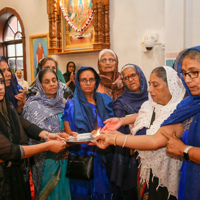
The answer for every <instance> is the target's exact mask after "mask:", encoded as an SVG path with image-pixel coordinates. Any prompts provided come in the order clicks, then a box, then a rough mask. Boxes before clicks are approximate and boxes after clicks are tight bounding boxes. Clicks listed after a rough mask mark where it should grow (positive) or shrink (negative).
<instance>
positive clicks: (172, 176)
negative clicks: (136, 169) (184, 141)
mask: <svg viewBox="0 0 200 200" xmlns="http://www.w3.org/2000/svg"><path fill="white" fill-rule="evenodd" d="M148 91H149V100H148V101H146V102H144V103H143V104H142V106H141V109H140V110H139V113H138V117H137V118H136V121H135V116H136V114H134V115H133V116H127V115H126V116H125V117H123V118H121V120H120V119H117V118H114V119H109V120H107V121H106V122H112V121H116V122H117V123H118V124H120V126H121V125H126V124H129V123H130V122H131V123H132V122H133V121H135V123H134V127H133V128H132V130H131V133H132V134H133V135H134V136H131V135H125V134H122V133H120V132H118V131H113V132H112V131H110V132H108V134H102V135H100V136H98V138H97V139H99V140H98V142H96V144H97V145H98V147H100V148H106V147H107V146H109V145H111V144H114V145H117V146H122V147H128V148H134V149H137V151H138V152H139V158H140V162H141V164H140V183H141V185H142V184H143V183H144V187H141V188H142V190H141V195H139V197H140V198H142V199H143V200H144V199H147V198H148V200H175V199H177V196H178V180H179V170H180V166H181V161H180V160H179V159H177V158H174V157H171V156H170V155H168V154H166V148H165V147H166V145H167V139H166V138H165V137H164V136H163V135H162V133H160V132H159V131H158V130H159V128H160V126H161V124H162V123H163V122H164V120H166V119H167V118H168V117H169V116H170V114H171V113H172V112H173V111H174V110H175V108H176V106H177V104H178V103H179V102H180V101H181V100H182V99H183V97H184V94H185V89H184V86H183V85H182V83H181V80H180V79H179V77H178V76H177V73H176V71H175V70H173V69H172V68H171V67H167V66H162V67H157V68H155V69H154V70H153V71H152V72H151V75H150V79H149V89H148ZM131 120H132V121H131ZM106 126H107V127H106V128H108V127H109V126H108V125H106ZM169 129H170V128H169ZM170 130H171V129H170ZM157 131H158V132H157ZM143 132H145V133H146V135H143ZM109 133H110V134H109ZM141 134H142V135H141ZM178 134H179V136H180V135H181V130H178V131H177V135H178ZM145 184H146V185H147V186H148V188H149V196H148V194H145V195H144V196H142V194H143V193H142V192H143V191H144V189H145Z"/></svg>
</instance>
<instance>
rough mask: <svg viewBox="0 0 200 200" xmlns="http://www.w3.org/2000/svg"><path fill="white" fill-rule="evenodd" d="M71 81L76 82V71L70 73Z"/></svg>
mask: <svg viewBox="0 0 200 200" xmlns="http://www.w3.org/2000/svg"><path fill="white" fill-rule="evenodd" d="M70 81H71V82H74V72H72V73H71V74H70Z"/></svg>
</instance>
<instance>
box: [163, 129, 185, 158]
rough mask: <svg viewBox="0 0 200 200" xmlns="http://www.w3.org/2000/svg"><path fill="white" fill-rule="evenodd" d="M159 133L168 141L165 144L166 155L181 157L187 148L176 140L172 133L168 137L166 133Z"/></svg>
mask: <svg viewBox="0 0 200 200" xmlns="http://www.w3.org/2000/svg"><path fill="white" fill-rule="evenodd" d="M161 133H162V134H163V135H164V136H165V137H166V138H167V139H168V142H167V147H166V148H167V153H169V154H173V155H176V156H183V151H184V150H185V148H186V147H187V145H185V144H184V143H183V142H182V141H181V140H180V139H178V138H177V137H176V135H175V133H173V135H170V134H168V133H166V132H165V131H161Z"/></svg>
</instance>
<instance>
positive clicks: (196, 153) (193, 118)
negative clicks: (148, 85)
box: [163, 46, 200, 200]
mask: <svg viewBox="0 0 200 200" xmlns="http://www.w3.org/2000/svg"><path fill="white" fill-rule="evenodd" d="M177 58H178V60H177V62H176V63H178V64H177V66H175V67H177V71H178V73H179V76H180V78H181V79H182V82H183V84H184V86H185V88H186V91H187V93H188V97H186V98H185V99H183V101H181V103H180V104H179V105H178V106H177V109H176V110H175V111H174V113H173V114H172V115H171V116H170V117H169V118H168V119H167V120H166V121H165V122H164V124H163V125H164V126H163V128H165V129H166V127H168V126H166V125H170V124H177V125H176V126H178V124H179V123H182V124H183V127H182V130H183V135H182V141H181V140H180V139H178V138H177V137H176V136H175V134H173V135H170V132H168V131H165V132H163V134H164V135H165V136H166V138H167V139H168V144H167V153H170V154H174V155H177V156H181V157H184V160H183V165H182V168H181V179H180V184H179V196H178V199H179V200H189V199H194V200H198V199H199V197H200V190H199V180H200V134H199V130H200V123H199V120H200V106H199V105H200V76H199V73H200V46H197V47H193V48H190V49H186V50H185V51H183V52H181V54H180V55H179V56H178V57H177ZM171 126H172V125H171ZM172 131H173V130H172Z"/></svg>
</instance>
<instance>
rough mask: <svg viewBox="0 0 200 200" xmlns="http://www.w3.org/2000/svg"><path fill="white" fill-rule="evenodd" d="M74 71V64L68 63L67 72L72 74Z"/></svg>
mask: <svg viewBox="0 0 200 200" xmlns="http://www.w3.org/2000/svg"><path fill="white" fill-rule="evenodd" d="M74 70H75V67H74V64H73V63H69V65H68V72H70V73H71V72H74Z"/></svg>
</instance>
